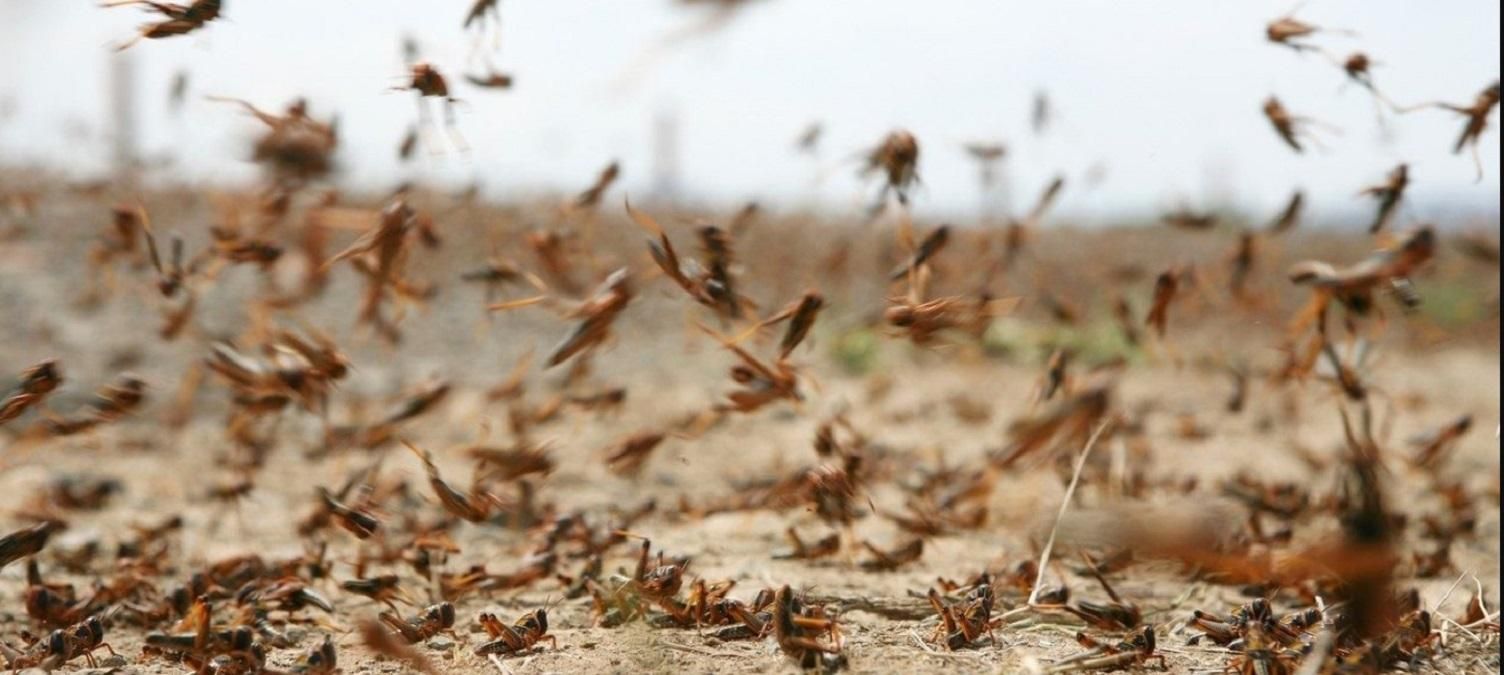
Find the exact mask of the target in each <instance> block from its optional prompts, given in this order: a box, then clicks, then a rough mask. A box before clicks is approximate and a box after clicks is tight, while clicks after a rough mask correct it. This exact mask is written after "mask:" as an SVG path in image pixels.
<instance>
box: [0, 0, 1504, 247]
mask: <svg viewBox="0 0 1504 675" xmlns="http://www.w3.org/2000/svg"><path fill="white" fill-rule="evenodd" d="M469 4H470V3H469V0H455V1H452V2H431V3H404V2H399V1H397V0H381V1H375V2H361V3H357V2H354V1H351V0H333V1H330V2H324V3H313V4H309V3H301V2H293V1H292V0H264V1H262V2H257V3H251V2H248V1H247V0H227V1H226V2H225V7H224V12H225V18H224V19H222V20H220V21H216V22H214V23H212V24H210V25H209V26H208V27H207V28H206V29H204V30H202V31H199V32H196V33H194V34H190V35H187V36H182V37H176V38H169V39H165V40H152V41H142V42H140V43H138V44H136V45H135V46H134V47H132V48H131V49H129V50H128V51H126V52H124V58H126V59H129V64H130V65H129V68H130V70H131V71H132V72H133V79H134V85H135V86H134V87H133V90H134V99H135V106H134V110H133V112H132V114H131V115H130V116H131V117H133V118H134V119H135V124H134V128H135V133H134V134H133V136H134V139H133V145H134V146H135V153H136V155H137V156H138V158H139V159H141V160H143V161H145V162H147V163H148V165H149V166H151V165H153V164H155V163H160V162H162V160H164V159H166V160H169V161H170V164H167V165H165V166H157V167H156V168H153V169H152V170H151V172H150V174H149V175H150V176H151V177H152V178H153V179H156V180H161V181H168V182H186V183H189V184H249V183H250V182H252V181H253V180H254V179H255V178H256V176H257V175H258V174H257V171H256V168H255V167H254V166H253V165H252V164H251V163H250V162H249V158H248V155H249V142H250V139H251V137H252V136H253V135H254V134H255V133H256V132H257V130H258V129H257V123H256V122H255V121H254V120H253V119H252V118H250V117H249V116H247V115H245V114H244V112H243V111H242V110H241V109H240V108H238V107H236V106H233V105H229V104H225V103H217V102H213V101H208V100H206V99H205V97H206V96H208V95H218V96H229V97H235V98H242V99H246V100H248V101H250V102H252V103H254V104H255V105H257V106H259V107H262V108H265V109H270V110H279V109H281V108H282V107H283V106H284V105H286V103H287V102H288V101H290V100H292V99H294V98H297V97H300V96H301V97H306V98H307V99H308V100H309V103H310V106H311V109H312V112H313V114H314V115H315V116H316V117H320V118H327V117H330V116H337V117H338V119H339V125H340V136H341V139H340V140H341V146H340V150H339V153H338V155H337V159H338V161H339V163H340V165H341V169H342V170H341V172H340V174H339V175H338V176H337V178H336V180H337V184H338V185H340V186H342V187H347V188H350V189H354V190H358V191H365V192H380V191H383V190H387V189H390V187H392V186H394V185H396V184H397V183H400V182H403V181H413V182H416V183H419V184H421V185H424V186H427V187H432V188H435V189H448V190H453V189H458V188H461V187H463V186H465V185H469V184H472V183H476V184H478V185H479V186H480V187H481V190H482V194H483V195H484V196H485V197H486V198H488V199H496V200H518V199H527V198H531V197H535V196H538V195H540V194H552V193H572V192H576V191H578V190H581V189H583V188H584V187H586V186H587V185H588V184H589V183H590V182H591V181H592V180H593V178H594V176H595V174H596V173H597V172H598V171H599V170H600V169H601V168H602V167H604V166H605V165H606V164H607V163H609V162H610V161H612V160H616V161H620V162H621V165H622V168H623V174H622V181H621V183H620V184H619V187H618V188H615V189H614V190H613V191H614V192H616V193H618V194H619V193H620V192H621V191H625V192H627V193H630V194H633V195H634V196H635V195H639V194H641V195H644V196H646V195H655V196H658V197H660V198H677V199H680V200H683V201H684V202H687V203H699V204H719V205H734V204H739V203H742V202H746V201H752V200H755V201H758V202H760V203H762V204H763V205H764V206H765V207H772V208H778V209H780V210H789V209H790V208H793V209H809V210H832V209H835V210H848V209H853V210H859V209H861V208H863V207H865V206H866V205H867V204H868V203H869V202H870V199H871V198H872V196H873V195H874V194H875V192H876V188H877V185H876V184H875V183H873V182H864V181H862V180H860V179H859V178H858V177H857V175H856V174H857V172H858V169H859V166H860V162H859V161H857V160H856V159H855V158H856V157H858V156H859V155H860V154H861V153H862V152H863V151H864V150H866V149H867V148H869V147H871V146H872V145H874V144H876V143H877V142H878V141H879V140H880V139H881V138H882V136H883V135H884V134H885V133H886V132H887V131H889V130H891V129H894V128H906V129H909V130H910V131H912V132H913V133H914V134H915V135H916V136H917V137H918V139H919V141H920V145H921V158H920V175H921V177H922V179H923V187H921V188H920V190H919V191H918V192H917V193H916V195H915V200H914V208H915V212H916V216H917V217H921V218H927V219H934V218H950V219H968V218H975V217H976V216H977V215H978V213H979V212H982V211H984V210H985V211H986V212H987V213H988V214H989V215H990V216H991V217H994V218H1000V217H1003V216H1005V215H1006V214H1008V213H1019V212H1021V211H1023V210H1025V209H1026V208H1027V207H1028V205H1029V203H1030V202H1032V200H1033V199H1034V196H1035V194H1037V193H1038V191H1039V190H1040V189H1041V188H1042V186H1043V185H1044V184H1045V183H1047V182H1048V181H1049V180H1050V179H1051V177H1053V176H1054V175H1057V174H1061V175H1064V176H1066V177H1067V186H1066V189H1065V191H1064V193H1063V194H1062V198H1061V201H1060V203H1059V205H1058V213H1059V214H1060V216H1061V217H1062V218H1070V219H1073V220H1077V221H1081V222H1088V223H1090V222H1100V221H1104V220H1122V219H1124V218H1130V219H1132V218H1139V219H1143V218H1152V217H1153V216H1154V215H1155V214H1157V213H1159V212H1163V211H1167V210H1171V209H1174V208H1177V207H1180V206H1186V207H1190V208H1195V209H1208V210H1211V209H1216V210H1230V211H1237V212H1241V213H1244V214H1247V215H1248V216H1249V217H1250V218H1257V217H1259V215H1260V214H1264V213H1267V214H1268V215H1271V216H1272V215H1273V213H1274V211H1276V210H1277V209H1279V208H1280V206H1282V205H1283V203H1284V202H1285V200H1286V199H1288V197H1289V195H1290V193H1291V192H1292V191H1293V190H1294V189H1297V188H1302V189H1304V190H1305V191H1306V194H1307V198H1308V205H1309V209H1310V210H1308V212H1307V213H1308V218H1309V219H1310V220H1311V221H1312V222H1319V221H1325V222H1346V221H1349V220H1352V219H1356V218H1363V217H1365V216H1366V215H1367V214H1370V213H1371V209H1372V204H1371V203H1370V201H1369V200H1367V199H1364V198H1360V197H1358V196H1356V193H1357V192H1358V191H1359V190H1360V189H1361V188H1363V187H1365V186H1367V185H1370V184H1373V183H1376V182H1379V181H1381V180H1382V179H1383V177H1384V174H1385V173H1387V172H1388V171H1389V170H1390V169H1391V168H1392V167H1393V166H1394V165H1395V164H1397V163H1399V162H1408V163H1409V164H1410V166H1411V178H1412V186H1411V191H1410V192H1409V193H1408V195H1407V196H1408V200H1407V201H1408V204H1407V206H1405V207H1403V209H1402V212H1401V215H1400V218H1399V220H1398V221H1397V224H1398V225H1400V226H1405V225H1407V224H1410V223H1413V222H1420V221H1437V222H1438V223H1439V224H1441V225H1443V226H1449V225H1456V224H1457V223H1456V222H1455V221H1458V220H1463V219H1479V218H1487V219H1491V220H1492V222H1493V223H1495V224H1496V223H1497V214H1498V206H1499V194H1500V192H1499V185H1500V170H1499V138H1498V135H1497V134H1498V131H1497V129H1496V128H1495V125H1496V122H1497V119H1496V118H1497V115H1495V116H1494V118H1491V119H1490V128H1489V130H1488V131H1486V132H1485V133H1484V135H1483V137H1482V141H1481V143H1480V149H1481V151H1482V159H1483V163H1484V177H1483V179H1482V181H1481V182H1476V183H1475V182H1474V178H1475V169H1474V164H1473V161H1472V159H1471V157H1470V156H1469V155H1468V154H1467V153H1466V152H1464V153H1463V154H1462V155H1457V156H1454V155H1453V154H1452V153H1451V146H1452V143H1453V142H1454V141H1455V138H1456V134H1457V133H1458V132H1459V131H1460V129H1461V127H1462V122H1463V120H1462V118H1461V117H1460V116H1458V115H1455V114H1452V113H1448V112H1445V111H1436V110H1425V111H1418V112H1414V113H1411V114H1407V115H1395V114H1392V113H1386V114H1385V116H1384V117H1385V119H1386V120H1387V122H1386V123H1385V124H1384V125H1381V124H1380V123H1379V121H1378V118H1377V117H1376V114H1375V104H1374V102H1373V101H1372V99H1371V97H1370V95H1369V94H1368V92H1366V91H1364V90H1363V89H1362V88H1361V87H1358V86H1356V85H1352V84H1346V85H1344V82H1345V79H1346V78H1345V75H1344V73H1343V72H1342V70H1341V68H1339V67H1338V66H1336V65H1335V64H1333V63H1331V62H1329V61H1328V59H1327V58H1325V57H1324V56H1323V55H1321V54H1316V53H1307V54H1299V53H1296V52H1295V51H1294V50H1291V49H1289V48H1285V47H1281V46H1278V45H1274V44H1271V43H1269V42H1267V41H1266V40H1265V39H1264V35H1263V30H1264V25H1265V23H1267V22H1268V21H1269V20H1271V19H1273V18H1275V17H1277V16H1280V15H1283V14H1285V13H1287V12H1289V11H1290V10H1291V9H1292V6H1291V3H1289V2H1252V3H1235V4H1213V3H1195V2H1190V1H1189V0H1171V1H1168V2H1162V3H1154V4H1153V5H1147V4H1145V5H1139V4H1136V3H1111V4H1109V3H1092V2H1084V1H1081V2H1062V3H1052V4H1050V5H1048V6H1043V5H1040V6H1033V5H1023V4H1012V3H1008V4H1003V3H961V2H939V3H932V4H930V5H927V6H926V7H925V9H924V11H916V10H915V9H914V7H913V5H911V4H909V3H902V2H897V1H896V0H869V1H865V2H857V1H854V0H833V1H831V2H825V3H796V2H793V1H792V0H756V1H753V2H749V3H746V5H745V6H744V7H743V8H741V9H740V10H739V11H736V12H734V13H732V14H730V15H729V16H727V17H721V18H725V19H727V20H725V21H722V22H720V23H719V24H718V25H715V26H714V27H713V28H708V29H705V30H697V29H696V28H697V27H705V26H709V25H711V24H714V23H716V17H717V15H716V14H715V11H716V10H715V8H714V7H700V6H698V5H705V4H711V5H717V4H719V3H694V4H693V5H691V4H689V3H675V2H668V1H652V2H650V1H647V0H644V1H642V2H630V3H628V2H610V1H609V0H561V1H556V2H550V3H538V2H526V1H524V0H502V2H501V24H500V25H501V29H500V35H499V40H498V41H497V42H499V51H496V52H491V51H490V47H491V46H492V45H493V44H495V43H493V42H492V40H491V37H492V36H488V35H482V34H481V33H480V32H479V31H468V32H467V31H463V30H462V29H461V26H460V24H461V21H462V18H463V16H464V13H465V11H466V10H467V8H468V6H469ZM1298 16H1299V17H1300V18H1301V19H1303V20H1306V21H1309V22H1311V23H1314V24H1317V25H1322V26H1332V27H1338V28H1343V29H1351V30H1354V31H1356V33H1357V35H1356V36H1347V35H1342V34H1336V33H1333V34H1320V35H1318V36H1316V38H1315V42H1317V43H1318V44H1321V45H1323V46H1327V47H1329V48H1330V49H1331V50H1332V51H1333V52H1334V53H1335V54H1337V55H1345V54H1347V53H1348V52H1350V51H1353V50H1359V49H1361V50H1362V51H1365V52H1367V53H1368V54H1370V55H1371V56H1372V57H1373V58H1374V59H1375V60H1376V61H1377V62H1378V64H1379V65H1377V66H1376V67H1375V69H1374V79H1375V82H1376V83H1377V85H1378V87H1379V89H1380V90H1381V91H1383V92H1384V93H1385V94H1387V95H1388V96H1389V97H1390V98H1392V99H1394V100H1396V101H1397V102H1399V103H1402V104H1410V103H1419V102H1423V101H1431V100H1442V101H1447V102H1452V103H1459V104H1463V103H1468V102H1470V101H1471V100H1472V98H1473V96H1474V95H1475V94H1476V93H1477V92H1478V91H1479V90H1481V89H1482V88H1483V87H1484V86H1486V85H1487V84H1488V83H1489V82H1491V81H1494V80H1496V79H1497V77H1498V68H1497V63H1498V55H1499V46H1498V45H1499V28H1498V25H1499V7H1498V5H1497V4H1493V5H1487V4H1482V3H1465V4H1452V3H1446V4H1436V5H1429V4H1428V5H1417V4H1414V3H1405V2H1401V1H1399V0H1393V1H1383V2H1356V1H1342V2H1339V1H1335V0H1324V1H1320V2H1309V3H1305V4H1304V5H1303V6H1301V7H1299V8H1298ZM145 18H146V15H145V13H144V12H142V11H141V10H140V9H138V8H133V7H122V8H113V9H106V8H101V7H99V6H97V4H96V3H94V2H87V1H79V2H58V1H55V0H6V1H5V2H4V3H0V37H3V38H4V39H3V40H0V166H10V167H15V166H42V167H46V168H48V169H51V170H58V171H63V172H66V173H68V174H69V175H73V176H83V177H87V176H100V175H107V174H108V172H109V171H110V170H111V166H112V164H111V157H112V152H114V151H115V150H114V148H115V147H116V141H117V140H118V139H116V138H114V136H113V134H114V129H115V127H116V126H117V123H116V121H115V118H116V117H118V113H117V112H116V111H115V110H114V109H112V107H111V101H110V87H111V86H112V83H111V79H112V78H111V73H112V70H113V69H114V68H116V67H118V66H112V60H113V59H116V58H117V57H115V56H113V53H112V51H111V49H112V46H113V45H115V44H118V43H120V42H122V41H124V40H126V39H128V38H130V37H131V36H132V35H134V33H135V30H136V26H137V25H139V24H140V23H141V22H142V21H143V20H144V19H145ZM266 35H278V36H280V44H279V45H278V48H277V49H271V50H269V49H267V48H266V45H264V44H258V42H257V41H259V40H262V39H263V37H264V36H266ZM405 35H411V36H413V38H415V40H416V41H417V43H418V45H419V47H420V58H423V59H425V60H428V61H430V62H432V63H434V64H435V65H436V66H437V67H438V68H439V70H440V71H441V72H442V73H444V74H445V75H446V76H447V78H448V79H449V81H450V86H451V89H452V90H453V91H454V93H455V95H456V96H457V97H458V98H460V99H462V100H463V101H464V102H463V103H462V104H461V105H459V106H458V127H459V129H460V131H461V133H462V134H463V135H464V137H465V138H466V140H467V142H468V144H469V145H470V150H469V152H459V151H455V150H453V149H450V150H448V151H446V152H445V153H444V154H442V155H438V156H431V155H430V154H429V153H427V152H425V151H423V150H420V151H419V152H418V153H417V156H416V157H415V159H414V161H412V162H410V163H406V164H403V163H400V162H399V161H398V159H397V157H396V148H397V145H398V143H399V142H400V140H401V138H402V136H403V135H404V133H405V132H406V130H407V127H408V126H409V125H410V124H412V123H413V122H414V121H416V117H417V110H416V107H415V104H414V101H413V95H412V93H411V92H398V91H391V88H392V87H393V86H396V85H398V84H400V83H401V81H402V77H403V74H404V65H403V62H402V58H401V49H400V44H401V40H402V39H403V37H404V36H405ZM477 41H480V42H481V43H482V45H483V47H482V51H484V52H486V53H488V54H489V56H490V58H491V60H492V61H494V62H495V64H496V65H497V66H498V67H499V68H500V69H501V70H503V71H506V72H508V73H511V74H513V75H515V77H516V84H515V86H514V88H513V89H511V90H505V91H490V90H482V89H478V88H476V87H474V86H471V85H469V84H468V83H466V82H464V81H463V74H465V73H473V72H477V71H479V70H481V69H482V67H481V65H480V64H481V61H480V59H479V58H478V57H477V56H476V46H475V43H476V42H477ZM1458 64H1463V65H1461V66H1459V65H1458ZM180 70H181V71H185V72H187V74H188V94H187V102H186V104H185V105H184V106H183V109H182V110H181V111H179V112H177V113H173V112H171V111H169V107H168V103H167V98H168V90H169V88H170V86H171V82H172V79H173V78H174V76H175V74H176V73H177V72H179V71H180ZM117 72H118V71H117ZM938 73H945V74H947V76H946V77H937V76H935V75H936V74H938ZM958 73H959V74H960V76H957V74H958ZM1040 91H1043V92H1045V93H1046V94H1047V95H1048V99H1049V101H1050V104H1051V108H1052V109H1053V110H1054V111H1055V114H1054V115H1052V118H1051V119H1052V121H1051V124H1050V125H1049V128H1047V129H1046V130H1045V131H1044V132H1043V133H1042V134H1035V133H1033V132H1032V131H1031V129H1030V117H1031V114H1032V109H1033V107H1034V100H1035V96H1036V92H1040ZM1270 95H1275V96H1278V97H1279V98H1280V99H1281V100H1282V101H1283V102H1284V104H1285V106H1286V107H1287V108H1289V109H1290V110H1291V111H1292V113H1294V114H1296V115H1306V116H1309V117H1311V118H1313V119H1315V120H1318V121H1319V122H1320V123H1321V124H1320V125H1317V126H1315V127H1313V133H1314V134H1315V135H1316V137H1317V138H1318V139H1320V143H1321V145H1322V146H1324V147H1310V148H1308V149H1307V152H1305V153H1304V154H1295V153H1294V152H1292V151H1291V150H1290V149H1289V148H1287V147H1286V146H1285V145H1284V144H1283V143H1281V142H1280V140H1279V139H1278V137H1277V136H1276V135H1275V133H1274V131H1273V130H1272V129H1271V128H1270V126H1269V123H1268V121H1267V120H1266V119H1265V118H1264V117H1263V115H1262V113H1261V110H1260V106H1261V105H1262V103H1263V101H1264V99H1265V98H1267V97H1268V96H1270ZM816 121H818V122H820V123H821V125H822V127H823V129H824V133H823V134H822V138H821V141H820V149H819V153H818V156H817V157H814V158H812V157H810V156H808V155H803V154H800V153H798V152H796V150H795V141H796V138H797V137H798V136H799V135H800V134H801V133H802V132H803V131H804V130H805V129H806V128H807V127H808V126H809V124H810V123H812V122H816ZM1323 125H1334V126H1336V127H1338V128H1339V129H1340V133H1337V132H1333V131H1331V130H1329V129H1327V128H1326V126H1323ZM973 141H996V142H1001V143H1003V144H1004V145H1006V146H1007V148H1008V153H1007V157H1006V158H1005V159H1004V160H1003V163H1002V171H1001V173H1000V175H1001V180H1000V182H999V186H1000V188H999V189H997V190H995V191H993V192H992V193H989V194H982V193H981V192H980V190H979V185H978V177H977V167H976V165H975V163H974V161H972V160H971V159H970V158H969V157H968V156H967V155H966V153H965V152H964V151H963V150H962V145H963V144H964V143H967V142H973Z"/></svg>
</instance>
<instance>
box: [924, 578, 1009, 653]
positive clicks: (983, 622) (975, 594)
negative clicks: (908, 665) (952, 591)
mask: <svg viewBox="0 0 1504 675" xmlns="http://www.w3.org/2000/svg"><path fill="white" fill-rule="evenodd" d="M927 597H928V599H929V601H930V606H931V607H934V608H935V614H937V615H939V616H940V623H939V624H936V626H935V632H934V635H933V636H932V637H931V641H933V642H936V643H939V644H943V645H945V647H946V648H947V649H950V650H952V651H954V650H957V649H962V648H965V647H969V646H971V645H972V644H973V643H975V642H976V641H977V640H979V639H981V637H982V634H983V633H987V634H989V635H990V634H991V633H992V629H993V628H994V627H996V625H997V624H998V623H1000V620H999V621H994V620H993V619H992V604H993V600H994V598H993V594H992V577H991V576H990V575H988V574H985V573H984V574H982V575H981V576H980V577H979V578H978V579H977V583H976V584H974V585H973V587H972V589H971V590H970V591H969V592H967V594H966V596H965V597H964V598H962V599H961V600H960V601H959V602H957V603H955V604H948V603H946V602H945V600H944V599H943V598H941V597H940V593H938V592H936V591H935V589H933V588H931V589H930V591H929V595H928V596H927ZM993 641H994V642H996V639H995V638H994V639H993Z"/></svg>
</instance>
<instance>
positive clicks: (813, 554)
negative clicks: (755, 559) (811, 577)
mask: <svg viewBox="0 0 1504 675" xmlns="http://www.w3.org/2000/svg"><path fill="white" fill-rule="evenodd" d="M783 534H784V536H785V537H787V538H788V540H789V544H790V545H792V546H793V548H792V549H790V550H789V551H787V552H784V553H775V554H773V559H774V560H817V559H819V558H825V557H829V556H833V555H835V554H837V553H839V552H840V551H841V535H839V534H835V533H832V534H830V535H827V536H825V537H823V538H821V539H820V540H819V541H816V542H812V543H806V542H805V541H804V540H803V539H802V538H800V537H799V533H798V532H797V531H796V530H795V529H794V528H793V527H790V528H788V529H787V530H784V531H783Z"/></svg>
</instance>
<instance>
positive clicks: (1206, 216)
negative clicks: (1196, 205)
mask: <svg viewBox="0 0 1504 675" xmlns="http://www.w3.org/2000/svg"><path fill="white" fill-rule="evenodd" d="M1159 220H1160V222H1162V223H1164V224H1166V225H1169V226H1170V227H1174V228H1178V229H1182V230H1210V229H1212V228H1214V227H1216V226H1217V222H1218V221H1219V220H1221V219H1220V218H1218V216H1217V214H1215V213H1211V212H1205V211H1194V210H1192V209H1191V208H1190V207H1188V206H1182V207H1179V208H1177V209H1175V210H1173V211H1170V212H1168V213H1166V214H1164V215H1162V216H1160V217H1159Z"/></svg>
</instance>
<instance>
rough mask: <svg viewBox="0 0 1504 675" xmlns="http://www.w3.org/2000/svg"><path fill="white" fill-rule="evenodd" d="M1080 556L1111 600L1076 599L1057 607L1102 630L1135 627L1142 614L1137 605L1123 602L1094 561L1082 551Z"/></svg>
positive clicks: (1131, 628)
mask: <svg viewBox="0 0 1504 675" xmlns="http://www.w3.org/2000/svg"><path fill="white" fill-rule="evenodd" d="M1081 558H1082V560H1084V561H1086V567H1087V571H1088V572H1090V573H1091V576H1092V578H1093V579H1096V580H1097V583H1098V584H1100V585H1101V586H1102V590H1104V591H1107V597H1109V598H1111V599H1112V601H1111V602H1108V603H1103V604H1098V603H1095V602H1088V601H1086V600H1077V601H1076V602H1075V604H1074V605H1070V604H1065V605H1060V607H1059V609H1061V610H1062V611H1065V612H1067V613H1070V614H1074V615H1075V616H1076V617H1077V618H1079V619H1081V620H1082V621H1085V622H1086V624H1087V625H1089V626H1093V627H1096V628H1099V629H1102V630H1115V631H1127V630H1133V629H1135V628H1137V627H1138V626H1139V623H1140V622H1142V621H1143V614H1142V613H1141V612H1140V611H1139V608H1138V606H1137V605H1135V604H1133V603H1131V602H1124V601H1123V599H1122V598H1121V597H1119V596H1118V593H1117V591H1115V590H1113V588H1112V584H1109V583H1107V579H1106V578H1105V577H1103V576H1102V573H1101V571H1099V570H1098V569H1097V565H1096V563H1095V562H1093V561H1092V559H1091V558H1090V557H1088V556H1086V554H1084V553H1083V554H1082V555H1081Z"/></svg>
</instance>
